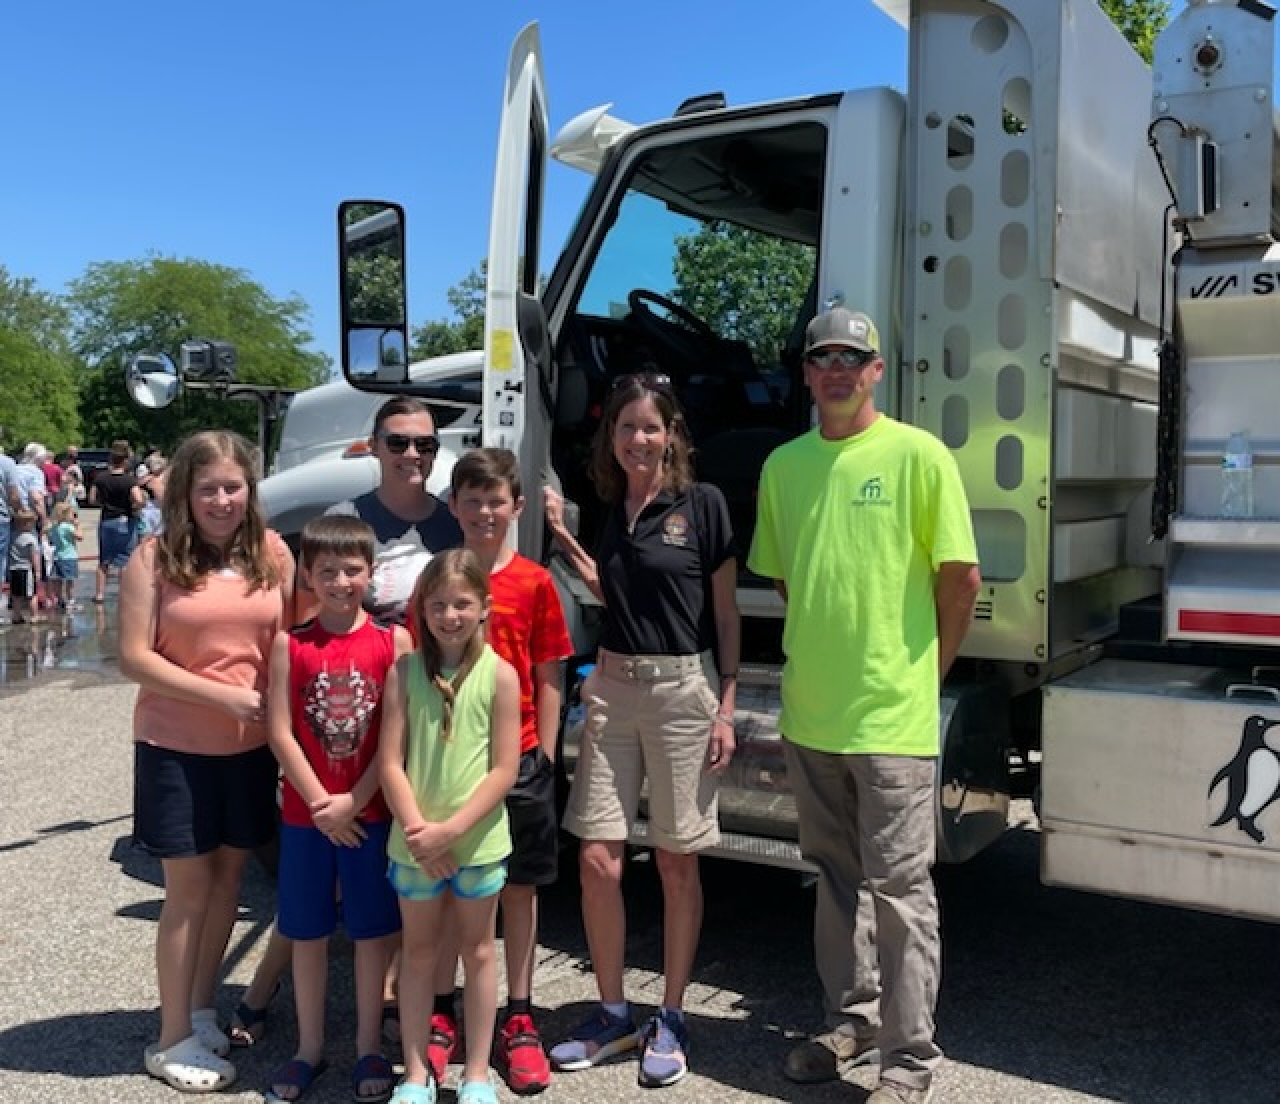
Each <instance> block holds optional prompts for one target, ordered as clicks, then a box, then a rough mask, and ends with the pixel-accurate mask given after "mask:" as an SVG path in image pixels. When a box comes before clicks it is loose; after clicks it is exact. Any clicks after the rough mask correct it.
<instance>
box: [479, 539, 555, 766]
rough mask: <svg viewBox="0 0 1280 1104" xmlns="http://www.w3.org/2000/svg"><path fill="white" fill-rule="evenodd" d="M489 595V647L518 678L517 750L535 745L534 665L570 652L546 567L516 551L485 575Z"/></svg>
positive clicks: (552, 581) (552, 582)
mask: <svg viewBox="0 0 1280 1104" xmlns="http://www.w3.org/2000/svg"><path fill="white" fill-rule="evenodd" d="M489 592H490V596H491V598H492V600H493V604H492V608H491V609H490V612H489V625H488V636H489V643H490V645H492V647H493V650H494V651H495V652H497V653H498V655H500V656H501V657H502V658H503V659H505V660H506V661H507V662H508V663H510V664H511V666H512V667H514V668H515V669H516V674H517V675H518V676H519V677H520V754H521V755H523V754H524V753H525V752H526V751H532V750H533V749H534V748H536V747H537V746H538V710H537V703H536V702H535V701H534V697H533V668H534V667H535V666H536V665H537V664H539V663H554V662H556V661H558V660H561V659H568V658H569V656H571V655H573V641H572V640H570V638H569V628H568V626H567V625H566V624H565V620H564V608H563V607H562V606H561V605H560V593H559V592H558V591H557V590H556V584H555V580H554V579H552V577H551V572H550V571H548V570H547V569H546V568H545V567H543V566H542V565H541V564H536V563H534V562H533V561H532V560H530V559H526V558H525V557H524V556H521V555H520V554H519V553H516V555H515V556H514V557H513V558H512V560H511V562H510V563H509V564H507V566H506V567H504V568H503V569H502V570H501V571H495V572H494V573H493V574H492V575H490V576H489Z"/></svg>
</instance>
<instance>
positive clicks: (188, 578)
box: [156, 429, 282, 592]
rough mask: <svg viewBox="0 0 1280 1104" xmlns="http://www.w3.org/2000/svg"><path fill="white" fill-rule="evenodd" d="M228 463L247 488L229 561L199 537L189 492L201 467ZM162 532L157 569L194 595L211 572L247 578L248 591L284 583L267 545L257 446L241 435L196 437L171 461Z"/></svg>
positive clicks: (209, 432)
mask: <svg viewBox="0 0 1280 1104" xmlns="http://www.w3.org/2000/svg"><path fill="white" fill-rule="evenodd" d="M222 460H230V461H231V462H232V463H234V464H235V465H236V467H238V468H239V469H240V470H241V471H242V472H243V473H244V479H245V484H246V486H247V487H248V489H249V501H248V503H247V506H246V509H245V514H244V521H243V522H242V523H241V525H240V528H239V530H238V531H237V532H236V535H235V536H234V537H233V538H232V540H231V545H230V547H228V549H227V552H226V555H225V557H224V556H223V554H222V552H221V551H219V550H218V549H217V548H214V547H213V546H212V545H210V544H208V543H207V542H205V541H204V540H202V539H201V537H200V531H199V530H198V529H197V528H196V523H195V521H194V520H193V519H192V517H191V488H192V485H193V484H194V483H195V481H196V475H197V473H198V472H199V471H200V469H201V468H203V467H207V466H208V465H210V464H216V463H218V462H219V461H222ZM161 515H162V517H163V519H164V530H163V531H162V532H161V533H160V535H159V536H158V537H156V567H157V568H158V569H159V571H160V574H161V575H162V576H163V577H164V578H165V579H167V580H168V581H169V582H171V583H173V584H174V586H179V587H182V588H183V589H184V590H194V589H195V588H196V587H198V586H199V585H200V584H201V583H202V582H203V581H204V579H205V576H207V575H208V574H209V573H210V572H212V571H216V570H218V569H220V568H223V567H231V568H234V569H235V570H236V571H238V572H239V573H240V574H241V575H243V576H244V578H245V581H246V582H248V584H249V590H250V591H251V592H252V591H255V590H260V589H267V590H270V589H272V588H273V587H277V586H279V585H280V583H281V579H282V577H281V570H280V562H279V560H278V559H277V557H276V554H275V551H274V549H272V548H270V547H268V545H267V527H266V523H265V522H264V521H263V520H262V508H261V505H260V504H259V499H258V480H257V477H256V476H255V475H254V463H253V446H252V445H250V444H249V442H248V441H246V440H245V439H244V438H243V437H241V436H240V435H239V434H238V433H230V432H228V431H226V430H221V429H207V430H203V431H202V432H200V433H193V434H192V435H191V436H190V437H188V438H186V440H184V441H183V442H182V443H181V444H180V445H178V447H177V448H176V449H175V450H174V453H173V458H172V460H170V462H169V469H168V475H167V483H166V493H165V496H164V500H163V504H162V506H161Z"/></svg>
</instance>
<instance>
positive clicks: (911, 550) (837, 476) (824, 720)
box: [747, 416, 978, 756]
mask: <svg viewBox="0 0 1280 1104" xmlns="http://www.w3.org/2000/svg"><path fill="white" fill-rule="evenodd" d="M947 562H958V563H971V564H976V563H977V562H978V554H977V549H976V546H975V543H974V538H973V525H972V522H971V520H970V517H969V506H968V502H967V500H966V498H965V493H964V485H963V484H962V483H961V481H960V473H959V471H958V470H957V468H956V464H955V460H954V459H953V458H952V456H951V453H950V452H949V451H948V450H947V448H946V446H945V445H943V444H942V442H941V441H939V440H938V439H937V438H936V437H934V436H932V435H931V434H929V433H927V432H925V431H924V430H922V429H917V428H915V427H914V426H908V425H903V424H902V423H901V422H897V421H894V420H893V419H892V418H888V417H885V416H881V417H880V418H878V419H877V420H876V421H875V422H873V423H872V424H871V426H870V427H869V428H868V429H866V430H865V431H864V432H862V433H859V434H858V435H857V436H855V437H850V438H847V439H845V440H843V441H827V440H824V439H823V438H822V436H821V435H820V434H819V432H818V431H817V430H816V429H814V430H812V431H811V432H809V433H806V434H805V435H804V436H803V437H799V438H797V439H796V440H794V441H791V442H789V443H788V444H786V445H783V446H782V447H781V448H779V449H778V450H777V451H776V452H774V453H773V455H771V456H770V457H769V459H768V461H767V463H766V464H765V466H764V472H763V474H762V476H761V481H760V504H759V517H758V519H757V522H756V531H755V539H754V540H753V541H752V545H751V554H750V556H749V557H748V560H747V563H748V566H749V567H750V568H751V570H752V571H754V572H755V573H756V574H757V575H763V576H765V577H767V578H771V579H781V580H783V582H785V583H786V585H787V618H786V625H785V628H784V630H783V638H782V642H783V649H784V650H785V652H786V657H787V660H786V666H785V668H784V670H783V675H782V717H781V720H780V721H779V728H780V730H781V732H782V734H783V735H784V736H785V737H786V738H787V739H789V740H791V741H793V742H794V743H796V744H799V745H800V746H802V747H807V748H812V749H814V750H817V751H826V752H834V753H840V754H879V755H919V756H932V755H937V754H938V622H937V609H936V606H935V604H934V596H933V587H934V577H935V572H936V571H937V568H938V566H939V565H940V564H943V563H947Z"/></svg>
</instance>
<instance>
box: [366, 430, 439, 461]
mask: <svg viewBox="0 0 1280 1104" xmlns="http://www.w3.org/2000/svg"><path fill="white" fill-rule="evenodd" d="M378 436H379V437H381V438H382V439H383V441H385V442H386V445H387V451H388V452H391V453H394V454H395V455H396V456H401V455H403V454H404V453H406V452H408V451H409V446H410V445H412V446H413V447H414V448H415V449H417V450H418V455H419V456H434V455H435V454H436V453H437V452H439V451H440V438H439V437H434V436H427V437H410V436H409V435H408V434H407V433H380V434H378Z"/></svg>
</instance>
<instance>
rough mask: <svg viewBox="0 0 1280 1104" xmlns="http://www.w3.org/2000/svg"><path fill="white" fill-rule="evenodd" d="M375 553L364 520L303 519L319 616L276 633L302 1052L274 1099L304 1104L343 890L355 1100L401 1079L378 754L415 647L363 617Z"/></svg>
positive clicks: (278, 1075)
mask: <svg viewBox="0 0 1280 1104" xmlns="http://www.w3.org/2000/svg"><path fill="white" fill-rule="evenodd" d="M373 557H374V535H373V530H372V529H371V528H370V527H369V526H368V525H367V524H366V523H365V522H363V521H361V520H360V519H359V518H355V517H347V516H341V515H326V516H324V517H319V518H316V519H314V520H313V521H309V522H308V523H307V524H306V526H305V527H304V528H303V530H302V557H301V565H300V566H301V568H302V573H303V574H304V575H305V576H306V578H307V582H308V584H309V585H310V588H311V590H312V591H313V592H314V594H315V597H316V599H317V600H318V602H319V605H320V609H319V612H318V613H317V615H316V617H315V620H313V621H308V622H307V623H306V624H304V625H300V626H298V627H297V628H295V629H293V630H292V631H290V632H282V633H280V634H279V635H278V636H277V637H276V641H275V645H274V647H273V650H272V653H271V674H270V688H269V698H268V739H269V741H270V743H271V750H272V751H274V752H275V755H276V758H277V759H278V760H279V762H280V767H281V769H282V770H283V771H284V778H285V782H284V800H283V803H282V806H281V822H282V823H281V828H280V873H279V910H280V911H279V916H278V917H277V919H276V927H277V929H278V930H279V932H280V934H281V935H283V936H286V937H287V938H289V939H292V940H293V941H294V942H293V987H294V998H295V1003H296V1005H297V1014H298V1049H297V1052H296V1053H295V1054H294V1057H293V1060H292V1061H290V1062H287V1063H286V1064H285V1065H283V1066H281V1067H280V1068H279V1069H278V1070H276V1071H275V1073H274V1074H272V1076H271V1087H270V1089H269V1090H268V1092H267V1093H266V1098H267V1100H296V1099H297V1098H298V1097H300V1096H301V1095H302V1094H303V1093H304V1092H306V1090H307V1089H308V1088H309V1087H310V1085H311V1083H312V1082H313V1081H314V1080H315V1079H316V1077H318V1076H319V1074H320V1073H321V1072H322V1071H323V1070H324V1068H325V1065H326V1063H325V1061H324V1058H323V1055H324V1004H325V987H326V982H327V978H328V948H329V936H330V935H332V934H333V930H334V928H335V926H336V924H337V918H338V917H337V914H338V904H337V897H338V893H337V890H338V889H339V887H340V888H341V910H342V922H343V926H344V927H345V928H346V930H347V934H348V935H349V936H350V937H351V940H352V942H353V943H354V944H355V980H356V1053H357V1055H358V1056H359V1057H358V1060H357V1061H356V1065H355V1069H354V1071H353V1073H352V1077H351V1081H352V1091H353V1094H354V1098H355V1099H356V1100H359V1101H382V1100H386V1099H387V1097H388V1096H390V1095H391V1089H392V1086H393V1085H394V1074H393V1071H392V1067H391V1064H390V1063H389V1062H388V1061H387V1060H386V1058H385V1057H384V1056H383V1055H382V1053H381V1049H380V1040H379V1032H380V1028H381V1015H382V981H383V976H384V974H385V973H386V968H387V961H388V958H389V954H390V951H391V949H392V944H393V940H392V939H391V937H392V936H394V935H395V933H396V932H398V931H399V930H400V909H399V904H398V902H397V900H396V895H395V891H394V890H393V889H392V888H391V883H390V882H389V881H388V880H387V835H388V833H389V831H390V827H391V814H390V812H389V811H388V809H387V806H386V803H385V802H384V801H383V799H382V790H381V788H380V785H379V781H378V768H377V764H376V762H375V760H376V756H377V750H378V733H379V730H380V728H381V723H382V690H383V686H384V684H385V681H386V675H387V671H388V670H389V669H390V668H391V667H392V665H393V664H394V663H395V661H396V659H397V658H398V657H399V656H400V655H402V654H404V653H406V652H408V651H411V650H412V644H411V642H410V640H409V634H408V633H407V632H406V631H405V630H404V629H402V628H383V627H382V626H379V625H377V624H375V623H374V622H373V621H372V620H371V619H370V618H369V615H368V614H367V613H365V611H364V608H363V605H362V602H363V600H364V597H365V594H366V593H367V592H368V590H369V580H370V577H371V575H372V572H373Z"/></svg>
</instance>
